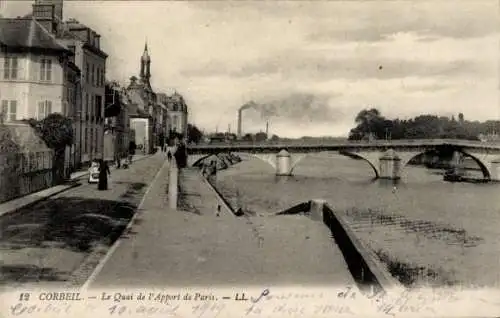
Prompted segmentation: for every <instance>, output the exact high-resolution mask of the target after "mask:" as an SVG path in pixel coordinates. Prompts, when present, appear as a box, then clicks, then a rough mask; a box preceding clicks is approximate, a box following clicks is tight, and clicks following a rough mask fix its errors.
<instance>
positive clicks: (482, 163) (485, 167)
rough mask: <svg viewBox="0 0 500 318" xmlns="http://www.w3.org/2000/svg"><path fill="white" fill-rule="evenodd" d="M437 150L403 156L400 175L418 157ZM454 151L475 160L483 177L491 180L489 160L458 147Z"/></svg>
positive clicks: (424, 150) (432, 149) (430, 149)
mask: <svg viewBox="0 0 500 318" xmlns="http://www.w3.org/2000/svg"><path fill="white" fill-rule="evenodd" d="M435 150H436V149H435V147H432V148H429V149H423V150H421V151H420V152H416V153H411V155H409V156H403V158H402V160H401V165H400V168H399V169H400V173H401V172H402V171H403V169H404V168H405V167H406V166H407V165H408V163H409V162H410V161H411V160H412V159H414V158H416V157H417V156H420V155H422V154H426V153H429V152H433V151H435ZM452 150H454V151H457V152H459V153H461V154H463V155H464V156H466V157H469V158H471V159H472V160H474V162H475V163H477V165H478V166H479V168H480V169H481V172H482V173H483V177H484V178H485V179H487V180H490V179H491V176H492V173H491V170H490V164H489V162H488V159H484V158H481V157H480V155H479V154H474V153H471V152H469V151H467V150H464V149H461V148H459V147H456V148H455V147H454V148H452ZM400 153H401V152H400Z"/></svg>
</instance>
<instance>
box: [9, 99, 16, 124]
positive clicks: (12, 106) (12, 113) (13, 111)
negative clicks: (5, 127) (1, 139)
mask: <svg viewBox="0 0 500 318" xmlns="http://www.w3.org/2000/svg"><path fill="white" fill-rule="evenodd" d="M16 113H17V100H11V101H10V112H9V119H10V120H16Z"/></svg>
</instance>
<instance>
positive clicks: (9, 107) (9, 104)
mask: <svg viewBox="0 0 500 318" xmlns="http://www.w3.org/2000/svg"><path fill="white" fill-rule="evenodd" d="M16 114H17V101H16V100H11V101H8V100H3V101H2V116H3V118H4V120H6V121H13V120H16Z"/></svg>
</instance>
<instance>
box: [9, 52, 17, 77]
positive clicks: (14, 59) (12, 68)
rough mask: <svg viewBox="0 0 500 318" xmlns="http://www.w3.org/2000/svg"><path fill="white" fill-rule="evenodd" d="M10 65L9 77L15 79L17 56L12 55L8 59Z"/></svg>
mask: <svg viewBox="0 0 500 318" xmlns="http://www.w3.org/2000/svg"><path fill="white" fill-rule="evenodd" d="M10 62H11V65H10V78H12V79H16V78H17V57H16V56H14V57H12V58H11V60H10Z"/></svg>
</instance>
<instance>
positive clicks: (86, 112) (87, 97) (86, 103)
mask: <svg viewBox="0 0 500 318" xmlns="http://www.w3.org/2000/svg"><path fill="white" fill-rule="evenodd" d="M89 99H90V98H89V93H85V109H84V110H83V113H84V114H85V121H87V119H88V117H87V116H88V114H89V110H90V109H89Z"/></svg>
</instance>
